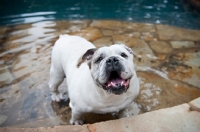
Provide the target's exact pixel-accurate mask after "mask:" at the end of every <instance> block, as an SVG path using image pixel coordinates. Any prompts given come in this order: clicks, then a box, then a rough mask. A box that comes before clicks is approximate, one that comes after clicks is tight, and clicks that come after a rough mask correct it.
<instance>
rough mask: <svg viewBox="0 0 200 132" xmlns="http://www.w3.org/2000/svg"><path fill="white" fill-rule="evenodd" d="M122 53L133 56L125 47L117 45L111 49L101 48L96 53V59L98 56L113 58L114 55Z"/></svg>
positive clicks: (110, 47)
mask: <svg viewBox="0 0 200 132" xmlns="http://www.w3.org/2000/svg"><path fill="white" fill-rule="evenodd" d="M120 53H126V54H127V55H129V54H131V53H129V51H128V50H127V49H126V48H125V47H123V45H118V44H115V45H111V46H109V47H102V48H99V49H98V50H97V51H96V52H95V54H94V57H96V56H104V57H105V56H113V55H117V54H120Z"/></svg>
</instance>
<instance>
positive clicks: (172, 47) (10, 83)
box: [0, 20, 200, 127]
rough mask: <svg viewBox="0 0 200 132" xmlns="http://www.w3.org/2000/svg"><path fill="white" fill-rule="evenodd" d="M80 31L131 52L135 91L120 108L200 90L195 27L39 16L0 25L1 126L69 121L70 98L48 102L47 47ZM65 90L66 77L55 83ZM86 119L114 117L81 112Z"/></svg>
mask: <svg viewBox="0 0 200 132" xmlns="http://www.w3.org/2000/svg"><path fill="white" fill-rule="evenodd" d="M65 33H68V34H71V35H79V36H82V37H84V38H86V39H87V40H89V41H91V42H92V43H94V44H95V45H96V46H97V47H101V46H106V45H112V44H114V43H124V44H126V45H127V46H129V47H131V48H132V49H133V51H134V52H135V59H134V62H135V65H136V67H135V68H136V70H137V75H138V78H139V80H140V86H141V90H140V94H139V96H138V98H137V99H136V103H134V102H133V103H132V104H131V106H130V107H128V108H127V109H126V111H125V113H124V114H126V116H131V115H136V114H141V113H145V112H148V111H153V110H157V109H160V108H167V107H172V106H175V105H179V104H183V103H188V102H190V101H191V100H193V99H195V98H197V97H199V96H200V81H199V80H200V31H199V30H188V29H181V28H177V27H171V26H166V25H153V24H145V23H144V24H143V23H129V22H120V21H106V20H103V21H90V20H86V21H43V22H38V23H33V24H26V25H16V26H7V27H0V126H1V127H2V126H16V127H47V126H56V125H66V124H69V119H70V116H71V115H70V112H71V110H70V108H69V105H68V102H69V101H63V102H61V103H56V102H52V101H51V98H50V92H49V88H48V85H47V84H48V79H49V67H50V58H51V50H52V47H53V45H54V42H55V41H56V40H57V39H58V36H59V35H60V34H65ZM60 90H61V91H62V92H66V89H65V83H63V84H62V85H61V86H60ZM84 117H85V119H86V123H95V122H99V121H106V120H111V119H116V115H115V113H113V114H105V115H98V114H86V115H84Z"/></svg>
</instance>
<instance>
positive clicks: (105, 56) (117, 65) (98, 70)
mask: <svg viewBox="0 0 200 132" xmlns="http://www.w3.org/2000/svg"><path fill="white" fill-rule="evenodd" d="M82 60H85V61H87V63H88V65H89V68H90V70H91V74H92V77H93V79H94V81H95V82H96V83H97V85H99V86H100V87H102V88H103V89H104V90H106V91H108V92H109V93H113V94H117V95H119V94H122V93H124V92H126V91H127V89H128V88H129V83H130V79H131V77H132V76H133V73H134V64H133V51H132V50H131V49H130V48H128V47H126V46H125V45H123V44H115V45H112V46H109V47H102V48H98V49H89V50H88V51H87V52H86V53H85V54H84V55H83V57H82Z"/></svg>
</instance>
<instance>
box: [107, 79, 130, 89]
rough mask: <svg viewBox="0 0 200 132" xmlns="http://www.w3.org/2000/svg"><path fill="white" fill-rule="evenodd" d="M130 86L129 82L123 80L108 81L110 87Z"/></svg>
mask: <svg viewBox="0 0 200 132" xmlns="http://www.w3.org/2000/svg"><path fill="white" fill-rule="evenodd" d="M128 85H129V80H123V79H121V78H117V79H111V80H109V81H108V87H111V86H112V87H116V86H125V87H127V86H128Z"/></svg>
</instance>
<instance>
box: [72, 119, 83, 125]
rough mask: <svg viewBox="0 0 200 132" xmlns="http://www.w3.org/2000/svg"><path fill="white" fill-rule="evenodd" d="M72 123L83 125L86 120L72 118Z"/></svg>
mask: <svg viewBox="0 0 200 132" xmlns="http://www.w3.org/2000/svg"><path fill="white" fill-rule="evenodd" d="M69 123H70V124H71V125H83V123H84V120H81V119H79V120H73V119H70V122H69Z"/></svg>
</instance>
